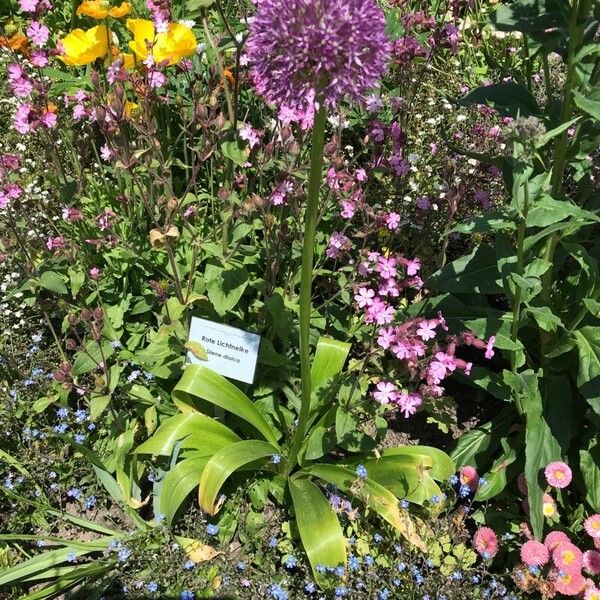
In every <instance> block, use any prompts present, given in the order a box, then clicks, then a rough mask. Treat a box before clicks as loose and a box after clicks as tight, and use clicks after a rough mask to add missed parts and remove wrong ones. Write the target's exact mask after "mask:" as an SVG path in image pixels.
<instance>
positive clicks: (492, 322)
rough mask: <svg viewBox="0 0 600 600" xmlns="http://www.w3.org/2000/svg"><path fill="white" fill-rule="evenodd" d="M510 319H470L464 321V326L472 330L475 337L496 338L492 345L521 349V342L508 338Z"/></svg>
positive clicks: (501, 347) (507, 348) (503, 348)
mask: <svg viewBox="0 0 600 600" xmlns="http://www.w3.org/2000/svg"><path fill="white" fill-rule="evenodd" d="M511 323H512V319H509V318H505V319H472V320H470V321H465V327H466V328H467V329H470V330H471V331H473V332H474V333H475V334H476V335H477V337H479V338H481V339H486V340H487V339H488V338H490V337H491V336H494V337H495V338H496V342H495V343H494V346H495V347H496V348H499V349H501V350H523V345H522V344H521V342H519V341H517V342H513V341H512V340H511V339H510V327H511Z"/></svg>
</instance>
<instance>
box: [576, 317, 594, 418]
mask: <svg viewBox="0 0 600 600" xmlns="http://www.w3.org/2000/svg"><path fill="white" fill-rule="evenodd" d="M573 339H574V340H575V343H576V344H577V351H578V352H579V373H578V375H577V387H578V388H579V391H580V392H581V393H582V394H583V396H584V398H585V399H586V400H587V401H588V403H589V404H590V406H591V407H592V408H593V409H594V411H595V412H596V413H597V414H599V415H600V327H593V326H588V327H582V328H581V329H578V330H577V331H574V332H573Z"/></svg>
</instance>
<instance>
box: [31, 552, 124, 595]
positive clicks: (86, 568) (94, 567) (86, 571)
mask: <svg viewBox="0 0 600 600" xmlns="http://www.w3.org/2000/svg"><path fill="white" fill-rule="evenodd" d="M111 569H112V565H111V564H107V563H103V562H100V561H98V562H94V563H91V564H86V565H82V566H73V567H68V568H66V569H60V570H59V569H57V568H54V569H51V570H50V571H49V572H48V578H50V577H57V576H58V575H60V576H58V577H57V578H56V579H55V580H54V581H53V582H52V583H49V584H48V585H46V586H44V587H43V588H41V589H38V590H36V591H35V592H32V593H30V594H27V595H26V596H22V597H21V598H22V600H44V599H45V598H55V597H56V596H57V594H59V593H60V592H65V591H67V590H68V589H70V588H72V587H73V586H75V585H77V584H79V583H81V582H82V581H84V580H87V581H90V580H91V581H93V580H94V579H95V578H96V577H98V576H100V575H104V574H105V573H107V572H108V571H110V570H111ZM63 571H65V572H64V573H63ZM27 581H32V579H28V580H27ZM62 597H63V598H64V597H66V596H62ZM86 598H89V596H86Z"/></svg>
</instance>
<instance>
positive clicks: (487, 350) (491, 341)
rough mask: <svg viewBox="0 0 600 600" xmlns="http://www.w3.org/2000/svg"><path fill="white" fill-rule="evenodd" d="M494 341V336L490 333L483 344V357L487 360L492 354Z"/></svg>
mask: <svg viewBox="0 0 600 600" xmlns="http://www.w3.org/2000/svg"><path fill="white" fill-rule="evenodd" d="M495 343H496V336H494V335H492V336H491V337H490V339H489V340H488V341H487V342H486V344H485V355H484V356H485V357H486V358H487V359H488V360H489V359H490V358H492V357H493V356H494V344H495Z"/></svg>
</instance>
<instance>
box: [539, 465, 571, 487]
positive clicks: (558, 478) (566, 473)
mask: <svg viewBox="0 0 600 600" xmlns="http://www.w3.org/2000/svg"><path fill="white" fill-rule="evenodd" d="M544 474H545V475H546V481H547V482H548V484H549V485H551V486H552V487H555V488H566V487H567V486H568V485H569V484H570V483H571V479H573V473H572V472H571V469H570V468H569V466H568V465H566V464H565V463H564V462H561V461H556V462H551V463H550V464H549V465H548V466H547V467H546V468H545V469H544Z"/></svg>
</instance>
